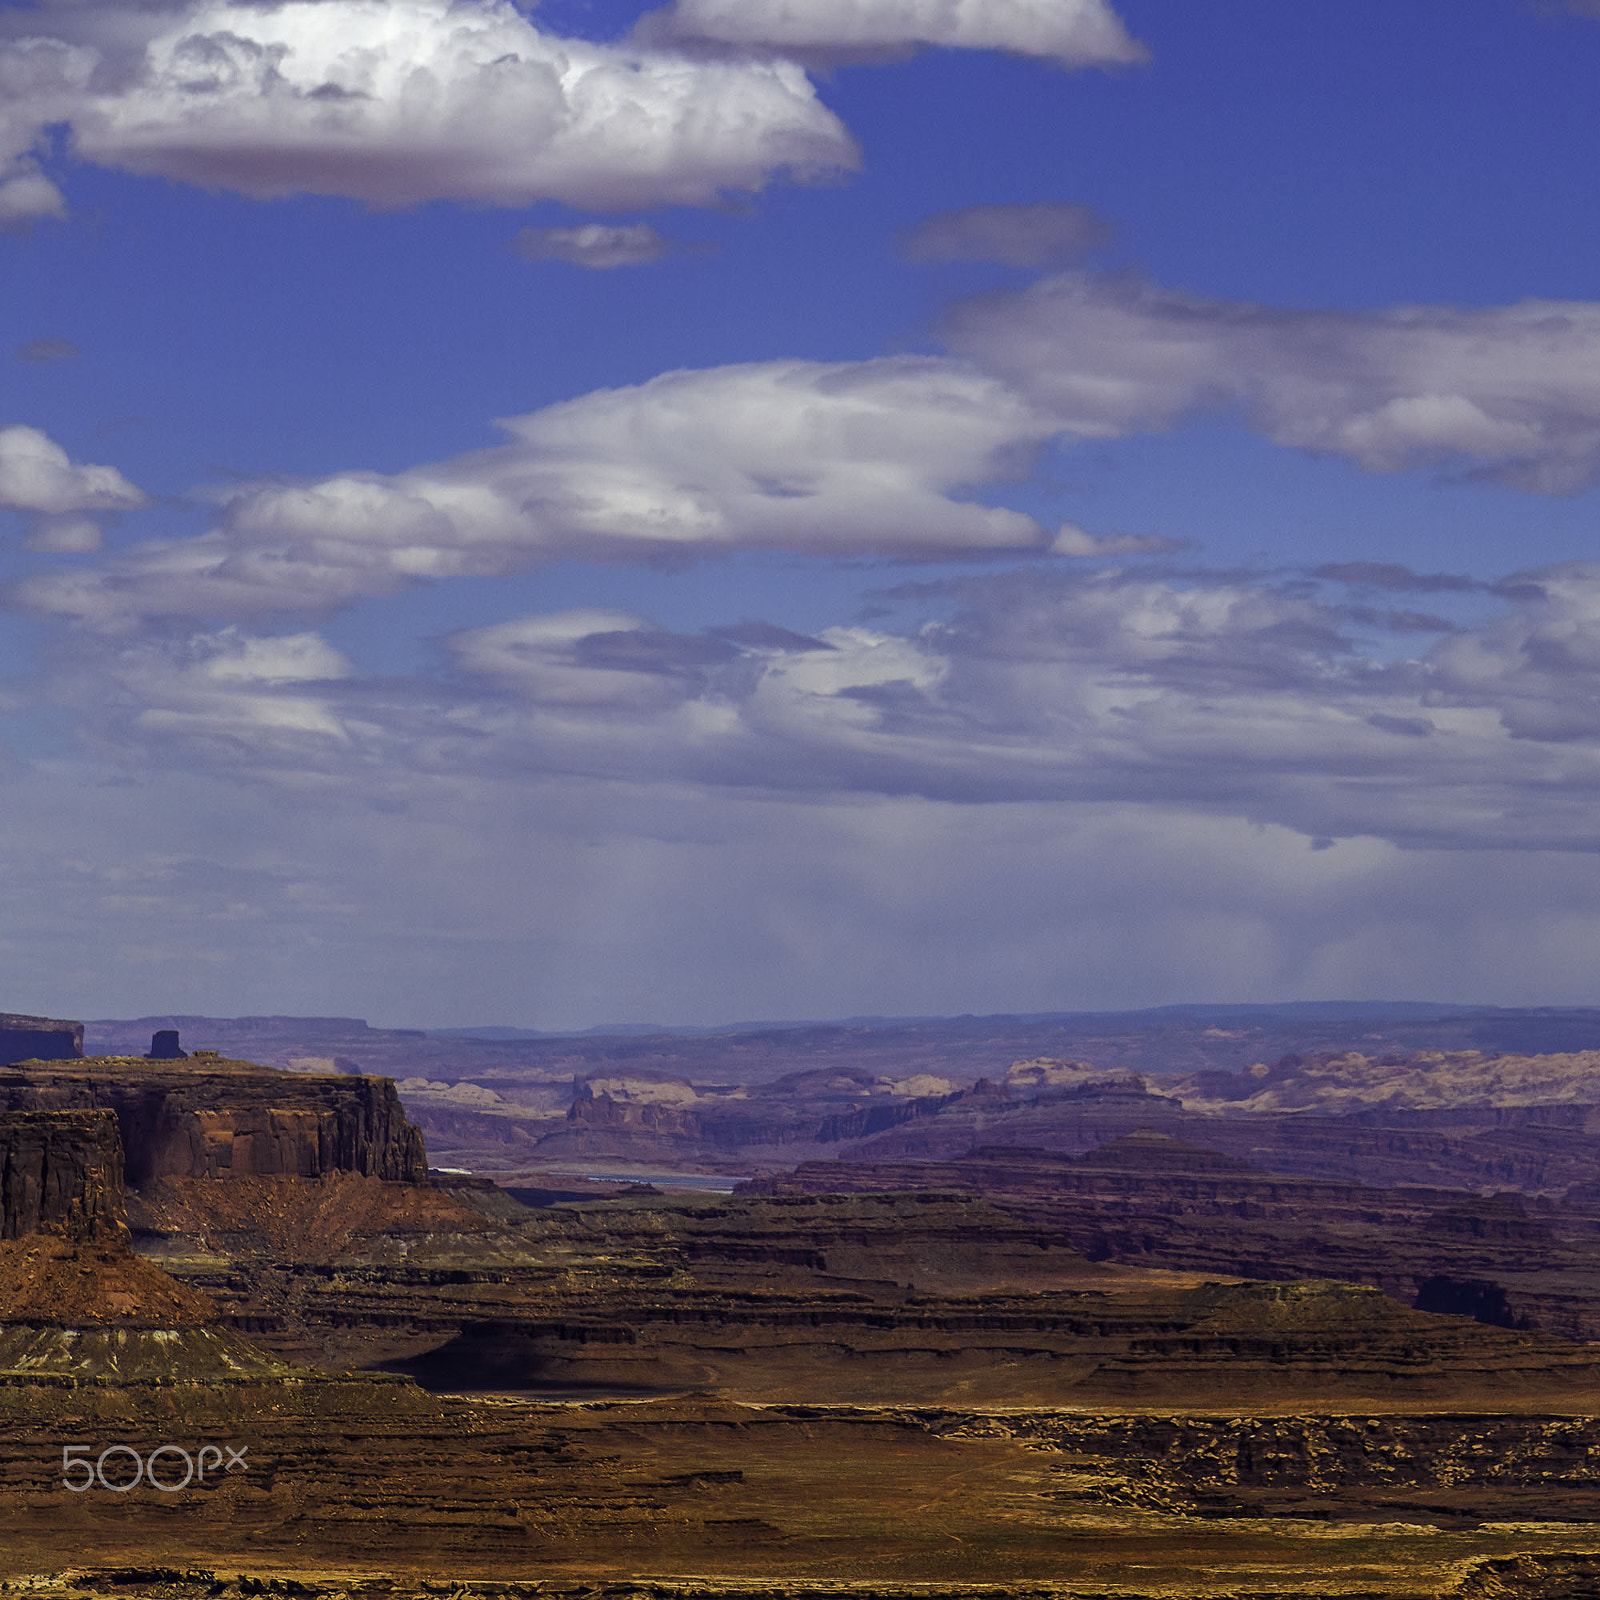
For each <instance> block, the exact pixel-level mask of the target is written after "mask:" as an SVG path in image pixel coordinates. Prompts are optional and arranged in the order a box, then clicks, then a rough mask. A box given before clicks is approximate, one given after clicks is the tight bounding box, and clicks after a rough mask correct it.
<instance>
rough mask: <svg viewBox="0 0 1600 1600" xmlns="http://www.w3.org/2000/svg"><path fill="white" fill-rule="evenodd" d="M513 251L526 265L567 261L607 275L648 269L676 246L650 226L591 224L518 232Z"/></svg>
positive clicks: (521, 230) (520, 230)
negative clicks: (628, 269)
mask: <svg viewBox="0 0 1600 1600" xmlns="http://www.w3.org/2000/svg"><path fill="white" fill-rule="evenodd" d="M511 248H512V249H513V250H515V251H516V253H517V254H518V255H519V256H521V257H522V258H523V260H524V261H565V262H566V263H567V264H568V265H569V266H574V267H588V268H589V269H590V270H591V271H596V272H605V271H608V270H610V269H611V268H612V267H642V266H648V265H649V264H650V263H651V262H652V261H659V260H660V259H661V258H662V257H663V256H665V255H668V254H670V252H671V250H672V248H673V242H672V240H671V239H669V238H667V237H666V235H665V234H663V233H660V232H658V231H657V230H656V229H655V228H653V227H651V226H650V224H649V223H648V222H631V223H627V224H625V225H623V226H620V227H608V226H606V225H605V224H604V223H599V222H589V223H585V224H584V225H583V226H581V227H577V228H519V229H518V230H517V233H516V237H515V238H513V239H512V241H511Z"/></svg>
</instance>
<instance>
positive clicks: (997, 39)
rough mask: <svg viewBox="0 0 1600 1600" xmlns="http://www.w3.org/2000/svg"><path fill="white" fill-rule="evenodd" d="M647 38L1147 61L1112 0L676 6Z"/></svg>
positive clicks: (841, 55) (650, 27)
mask: <svg viewBox="0 0 1600 1600" xmlns="http://www.w3.org/2000/svg"><path fill="white" fill-rule="evenodd" d="M640 35H641V37H643V38H646V39H649V40H652V41H658V40H666V41H671V42H681V43H686V44H701V45H720V46H725V47H728V46H731V47H736V48H744V49H760V50H771V51H775V52H779V53H785V54H794V55H797V56H801V57H803V58H807V59H817V58H822V59H830V60H838V59H846V60H848V59H850V58H852V57H861V56H866V57H872V56H877V55H881V54H884V53H886V52H895V51H899V50H904V49H908V48H914V47H916V46H918V45H938V46H942V47H944V48H947V49H965V50H1006V51H1011V52H1013V53H1015V54H1018V55H1026V56H1038V57H1042V58H1044V59H1046V60H1049V61H1054V62H1056V63H1058V64H1060V65H1062V66H1067V67H1088V66H1113V65H1126V64H1129V63H1133V62H1139V61H1143V60H1145V59H1146V53H1145V50H1144V48H1143V47H1142V46H1141V45H1140V44H1138V43H1137V42H1136V41H1135V40H1134V39H1133V38H1131V37H1130V36H1129V34H1128V31H1127V29H1126V28H1125V27H1123V25H1122V23H1121V21H1120V20H1119V19H1118V17H1117V15H1116V14H1115V12H1113V11H1112V10H1111V8H1110V6H1109V5H1107V4H1106V3H1105V0H674V3H673V4H671V5H669V6H667V7H666V8H665V9H664V10H662V11H658V12H653V13H651V14H649V15H648V16H646V17H645V18H644V20H643V22H642V23H641V25H640Z"/></svg>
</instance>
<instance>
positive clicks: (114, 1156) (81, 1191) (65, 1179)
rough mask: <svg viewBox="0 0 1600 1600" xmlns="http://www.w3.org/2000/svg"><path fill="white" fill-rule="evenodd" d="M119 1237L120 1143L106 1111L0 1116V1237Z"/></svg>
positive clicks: (122, 1221) (122, 1224)
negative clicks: (36, 1235)
mask: <svg viewBox="0 0 1600 1600" xmlns="http://www.w3.org/2000/svg"><path fill="white" fill-rule="evenodd" d="M38 1233H43V1234H53V1235H55V1236H56V1237H58V1238H62V1239H70V1240H75V1241H88V1240H98V1239H115V1238H124V1237H126V1234H127V1222H126V1218H125V1215H124V1212H123V1202H122V1141H121V1140H120V1139H119V1138H118V1136H117V1123H116V1119H115V1118H114V1117H113V1116H111V1115H110V1113H109V1112H105V1111H85V1112H51V1111H33V1112H16V1111H13V1112H9V1113H5V1114H0V1239H20V1238H22V1237H24V1236H25V1235H28V1234H38Z"/></svg>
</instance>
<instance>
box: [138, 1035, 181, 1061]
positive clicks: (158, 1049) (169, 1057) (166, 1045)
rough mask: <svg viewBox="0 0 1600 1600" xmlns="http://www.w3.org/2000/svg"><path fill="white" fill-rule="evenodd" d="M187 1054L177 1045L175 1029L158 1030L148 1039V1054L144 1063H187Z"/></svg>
mask: <svg viewBox="0 0 1600 1600" xmlns="http://www.w3.org/2000/svg"><path fill="white" fill-rule="evenodd" d="M188 1059H189V1052H188V1051H187V1050H184V1049H181V1048H180V1047H179V1044H178V1030H177V1029H176V1028H158V1029H157V1030H156V1032H155V1033H154V1034H153V1035H152V1036H151V1039H150V1054H149V1055H147V1056H146V1057H145V1060H146V1061H187V1060H188Z"/></svg>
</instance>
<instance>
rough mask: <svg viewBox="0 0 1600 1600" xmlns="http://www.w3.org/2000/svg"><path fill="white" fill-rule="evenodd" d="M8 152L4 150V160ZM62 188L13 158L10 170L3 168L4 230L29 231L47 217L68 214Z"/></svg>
mask: <svg viewBox="0 0 1600 1600" xmlns="http://www.w3.org/2000/svg"><path fill="white" fill-rule="evenodd" d="M6 154H7V152H5V151H4V150H3V149H0V159H3V158H4V156H5V155H6ZM66 214H67V202H66V200H65V199H64V198H63V196H62V193H61V191H60V190H59V189H58V188H56V186H55V185H54V184H53V183H51V181H50V180H49V179H48V178H47V177H45V175H44V174H43V173H42V172H37V171H35V170H34V169H33V167H32V166H31V165H30V164H29V163H28V162H27V161H25V160H24V161H13V162H12V163H11V168H10V173H9V175H7V173H6V171H5V169H4V168H0V233H25V232H27V230H28V229H29V228H31V227H32V226H33V225H34V223H36V222H42V221H43V220H44V219H45V218H46V217H56V218H61V217H65V216H66Z"/></svg>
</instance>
